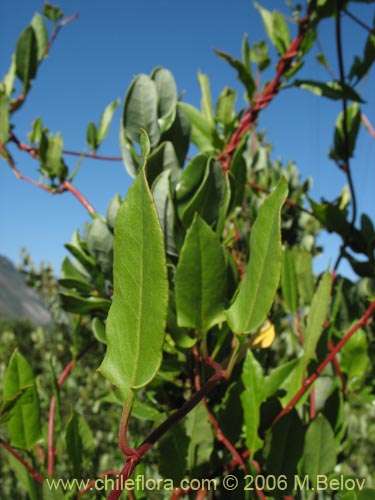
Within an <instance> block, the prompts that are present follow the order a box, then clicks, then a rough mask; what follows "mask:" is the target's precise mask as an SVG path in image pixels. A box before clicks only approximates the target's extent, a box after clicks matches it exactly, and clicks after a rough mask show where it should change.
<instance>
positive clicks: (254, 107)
mask: <svg viewBox="0 0 375 500" xmlns="http://www.w3.org/2000/svg"><path fill="white" fill-rule="evenodd" d="M315 6H316V0H312V1H311V2H310V3H309V7H308V11H307V14H306V16H305V17H303V18H302V19H300V20H299V22H298V35H297V37H296V38H295V39H294V40H293V41H292V43H291V44H290V46H289V48H288V50H287V51H286V52H285V54H284V55H283V56H282V57H281V58H280V60H279V62H278V63H277V69H276V75H275V77H274V79H273V80H272V81H271V82H270V83H269V84H268V85H267V86H266V88H265V89H264V90H263V92H262V93H261V94H260V95H259V96H256V97H254V100H253V102H252V104H251V106H250V107H249V108H248V109H247V110H246V111H245V114H244V115H243V117H242V119H241V122H240V124H239V126H238V128H237V130H236V131H235V132H234V134H233V135H232V137H231V138H230V141H229V143H228V145H227V146H226V148H225V150H224V151H223V153H221V154H220V155H219V157H218V160H219V161H220V162H221V164H222V168H223V170H224V172H227V171H228V170H229V168H230V161H231V155H232V154H233V153H234V151H235V150H236V149H237V147H238V145H239V144H240V142H241V139H242V137H243V136H244V135H245V134H246V132H247V131H248V130H250V128H251V127H252V126H253V125H254V124H255V121H256V119H257V117H258V115H259V113H260V111H261V110H263V109H264V108H266V107H267V106H268V104H269V103H270V102H271V101H272V100H273V98H274V97H275V96H276V95H277V94H278V92H279V90H280V86H281V82H282V78H283V76H284V75H285V73H286V72H287V71H288V70H289V69H290V68H291V66H292V62H293V59H295V58H296V57H297V56H298V51H299V49H300V47H301V44H302V42H303V40H304V38H305V36H306V33H307V32H308V30H309V28H310V16H311V14H312V12H313V11H314V9H315Z"/></svg>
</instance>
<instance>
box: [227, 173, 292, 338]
mask: <svg viewBox="0 0 375 500" xmlns="http://www.w3.org/2000/svg"><path fill="white" fill-rule="evenodd" d="M287 193H288V184H287V181H286V180H285V178H284V177H282V178H281V180H280V182H279V184H278V186H277V188H276V189H275V191H274V192H273V193H272V194H271V195H270V196H269V197H268V198H267V199H266V200H265V201H264V203H263V205H262V206H261V207H260V209H259V212H258V216H257V218H256V221H255V223H254V226H253V228H252V230H251V235H250V260H249V263H248V265H247V270H246V275H245V277H244V279H243V280H242V282H241V284H240V288H239V292H238V294H237V295H236V297H235V299H234V301H233V303H232V305H231V307H230V308H229V309H228V311H227V317H228V322H229V325H230V327H231V329H232V330H233V331H234V332H235V333H237V334H239V335H243V334H246V333H248V332H251V331H253V330H255V329H256V328H258V327H259V326H260V325H261V323H263V321H264V320H265V318H266V316H267V314H268V312H269V310H270V308H271V305H272V302H273V298H274V296H275V293H276V290H277V287H278V284H279V281H280V272H281V263H282V250H281V232H280V212H281V207H282V205H283V203H284V201H285V198H286V196H287Z"/></svg>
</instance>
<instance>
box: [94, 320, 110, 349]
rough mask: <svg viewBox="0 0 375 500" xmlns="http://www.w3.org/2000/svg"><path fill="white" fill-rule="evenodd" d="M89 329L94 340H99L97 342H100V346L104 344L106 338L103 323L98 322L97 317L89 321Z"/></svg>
mask: <svg viewBox="0 0 375 500" xmlns="http://www.w3.org/2000/svg"><path fill="white" fill-rule="evenodd" d="M91 328H92V331H93V333H94V336H95V338H96V339H97V340H99V342H101V343H102V344H106V343H107V337H106V334H105V326H104V323H103V322H102V321H100V319H99V318H98V317H95V318H94V319H93V320H92V321H91Z"/></svg>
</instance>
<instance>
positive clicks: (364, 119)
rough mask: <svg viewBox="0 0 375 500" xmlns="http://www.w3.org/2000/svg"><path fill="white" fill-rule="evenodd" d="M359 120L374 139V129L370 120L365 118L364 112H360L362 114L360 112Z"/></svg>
mask: <svg viewBox="0 0 375 500" xmlns="http://www.w3.org/2000/svg"><path fill="white" fill-rule="evenodd" d="M361 120H362V123H363V125H364V126H365V127H366V128H367V130H368V131H369V133H370V135H371V137H372V138H373V139H375V129H374V127H373V126H372V125H371V123H370V120H369V119H368V118H367V116H366V115H365V114H364V113H362V114H361Z"/></svg>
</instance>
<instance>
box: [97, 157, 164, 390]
mask: <svg viewBox="0 0 375 500" xmlns="http://www.w3.org/2000/svg"><path fill="white" fill-rule="evenodd" d="M167 307H168V281H167V270H166V262H165V253H164V241H163V233H162V231H161V227H160V223H159V221H158V215H157V211H156V208H155V206H154V203H153V199H152V195H151V192H150V189H149V187H148V185H147V180H146V173H145V167H144V168H143V169H142V170H141V171H140V172H139V174H138V176H137V178H136V180H135V181H134V184H133V185H132V186H131V188H130V189H129V191H128V194H127V197H126V199H125V201H124V203H123V204H122V206H121V208H120V210H119V212H118V215H117V218H116V225H115V242H114V296H113V302H112V306H111V309H110V312H109V316H108V319H107V325H106V336H107V352H106V355H105V358H104V360H103V362H102V364H101V366H100V371H101V372H102V373H103V375H104V376H105V377H107V378H108V379H109V380H110V381H111V382H112V383H113V384H114V385H116V386H117V387H118V388H119V389H120V391H121V394H122V396H123V397H124V398H126V397H127V393H128V391H129V389H131V388H138V387H142V386H144V385H146V384H147V383H148V382H150V381H151V380H152V378H153V377H154V376H155V375H156V373H157V371H158V369H159V367H160V363H161V360H162V346H163V342H164V327H165V322H166V315H167Z"/></svg>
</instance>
